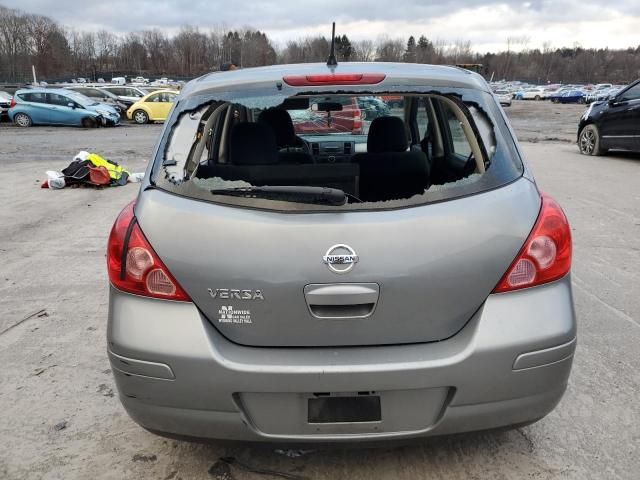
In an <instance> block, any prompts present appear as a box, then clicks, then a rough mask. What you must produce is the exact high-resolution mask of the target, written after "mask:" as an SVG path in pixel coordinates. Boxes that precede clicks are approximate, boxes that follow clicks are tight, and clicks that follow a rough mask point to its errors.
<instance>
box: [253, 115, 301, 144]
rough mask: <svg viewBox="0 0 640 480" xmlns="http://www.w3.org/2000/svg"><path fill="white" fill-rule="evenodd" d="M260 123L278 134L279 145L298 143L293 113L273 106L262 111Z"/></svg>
mask: <svg viewBox="0 0 640 480" xmlns="http://www.w3.org/2000/svg"><path fill="white" fill-rule="evenodd" d="M258 123H261V124H263V125H267V126H268V127H270V128H272V129H273V131H274V133H275V135H276V143H277V144H278V147H280V148H282V147H289V146H292V145H295V144H296V132H295V129H294V128H293V121H292V120H291V115H289V112H287V111H286V110H283V109H281V108H276V107H271V108H267V109H266V110H263V111H262V112H260V115H259V116H258Z"/></svg>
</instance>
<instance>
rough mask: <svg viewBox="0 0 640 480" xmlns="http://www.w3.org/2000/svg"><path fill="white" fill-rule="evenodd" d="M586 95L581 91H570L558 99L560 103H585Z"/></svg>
mask: <svg viewBox="0 0 640 480" xmlns="http://www.w3.org/2000/svg"><path fill="white" fill-rule="evenodd" d="M585 98H586V94H585V93H584V92H583V91H581V90H570V91H568V92H565V93H563V94H562V96H561V97H560V98H559V99H558V100H559V101H560V103H585V101H586V100H585Z"/></svg>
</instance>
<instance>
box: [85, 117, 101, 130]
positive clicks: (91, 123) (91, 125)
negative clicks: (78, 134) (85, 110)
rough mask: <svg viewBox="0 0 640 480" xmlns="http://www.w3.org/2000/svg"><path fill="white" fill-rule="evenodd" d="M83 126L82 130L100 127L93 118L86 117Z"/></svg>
mask: <svg viewBox="0 0 640 480" xmlns="http://www.w3.org/2000/svg"><path fill="white" fill-rule="evenodd" d="M81 124H82V128H96V127H97V126H98V122H96V119H95V118H93V117H84V118H83V119H82V122H81Z"/></svg>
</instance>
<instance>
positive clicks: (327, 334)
mask: <svg viewBox="0 0 640 480" xmlns="http://www.w3.org/2000/svg"><path fill="white" fill-rule="evenodd" d="M363 96H366V97H368V98H371V97H375V98H377V99H379V100H380V101H381V102H385V103H387V105H388V108H386V109H381V110H380V112H378V115H376V116H375V118H374V119H372V120H370V119H364V118H363V115H362V112H361V111H360V109H359V107H358V98H359V97H363ZM154 155H155V158H154V159H153V161H152V162H150V165H149V168H148V170H147V172H146V176H145V179H144V182H143V183H142V186H141V190H140V193H139V195H138V197H137V199H136V200H135V202H133V203H131V204H130V205H128V206H127V207H126V208H125V209H124V210H123V211H122V212H121V213H120V215H119V217H118V218H117V220H116V221H115V224H114V226H113V229H112V231H111V235H110V238H109V244H108V255H107V257H108V271H109V278H110V281H111V290H110V301H109V325H108V355H109V358H110V361H111V365H112V367H113V373H114V376H115V380H116V383H117V387H118V391H119V393H120V399H121V401H122V404H123V405H124V407H125V409H126V411H127V412H128V414H129V415H130V416H131V418H133V420H135V421H136V422H137V423H139V424H140V425H141V426H143V427H144V428H146V429H148V430H150V431H153V432H156V433H159V434H163V435H169V436H182V437H191V438H199V439H207V438H219V439H236V440H263V441H277V442H315V441H318V442H320V441H321V442H339V441H361V440H378V439H392V438H409V437H418V436H426V435H440V434H450V433H457V432H466V431H472V430H480V429H488V428H495V427H505V426H514V425H522V424H527V423H531V422H535V421H536V420H539V419H541V418H542V417H544V416H545V415H547V414H548V413H549V412H550V411H551V410H552V409H553V408H554V407H555V406H556V404H557V403H558V402H559V400H560V399H561V397H562V395H563V393H564V391H565V389H566V386H567V381H568V378H569V373H570V370H571V364H572V361H573V354H574V350H575V347H576V319H575V312H574V306H573V300H572V293H571V278H570V273H569V271H570V266H571V235H570V229H569V225H568V223H567V220H566V218H565V216H564V214H563V212H562V210H561V208H560V206H559V205H558V204H557V203H556V202H555V201H554V200H553V199H552V198H550V197H549V196H548V195H545V194H544V193H541V192H540V191H539V190H538V188H537V187H536V184H535V182H534V180H533V177H532V175H531V172H530V171H529V170H528V168H527V166H526V165H525V164H524V162H523V160H522V156H521V152H520V151H519V149H518V145H517V143H516V140H515V138H514V135H513V132H512V131H511V129H510V127H509V125H508V123H507V120H506V118H505V116H504V113H503V111H502V110H501V108H500V107H499V105H498V104H497V103H496V100H495V98H494V97H493V95H492V93H491V90H490V89H489V87H488V86H487V84H486V83H485V81H484V80H483V79H482V78H481V77H480V76H479V75H477V74H475V73H471V72H469V71H466V70H462V69H458V68H455V67H445V66H428V65H412V64H389V63H362V64H360V63H342V64H340V65H339V66H334V67H332V68H330V67H327V66H326V65H324V64H308V65H284V66H282V65H279V66H274V67H265V68H255V69H246V70H236V71H231V72H224V73H214V74H210V75H206V76H204V77H201V78H199V79H197V80H194V81H192V82H190V83H189V84H187V85H186V86H185V87H184V89H183V91H182V93H181V94H180V96H179V97H178V99H177V102H176V104H175V105H174V107H173V110H172V112H171V114H170V115H169V119H168V121H167V122H166V125H165V127H164V130H163V132H162V135H161V138H160V141H159V142H158V145H157V147H156V150H155V154H154Z"/></svg>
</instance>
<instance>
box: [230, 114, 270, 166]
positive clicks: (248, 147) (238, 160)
mask: <svg viewBox="0 0 640 480" xmlns="http://www.w3.org/2000/svg"><path fill="white" fill-rule="evenodd" d="M229 160H230V163H231V164H233V165H270V164H272V163H278V147H277V145H276V137H275V135H274V133H273V130H271V129H270V128H269V127H267V126H265V125H262V124H260V123H238V124H236V125H234V126H233V128H232V129H231V138H230V139H229Z"/></svg>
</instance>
